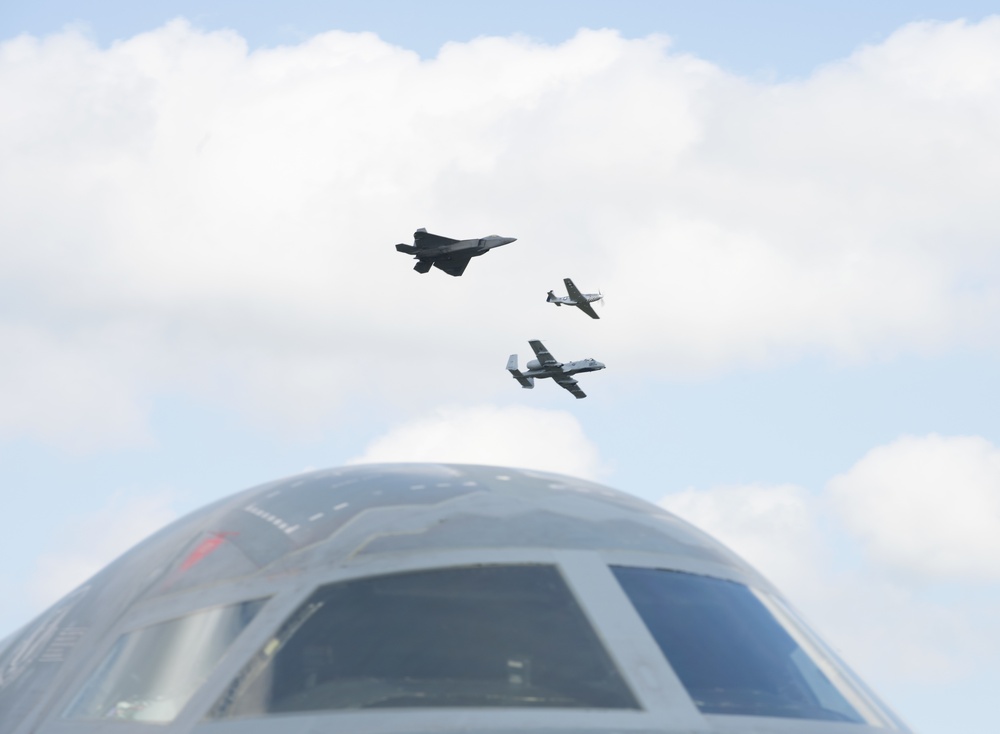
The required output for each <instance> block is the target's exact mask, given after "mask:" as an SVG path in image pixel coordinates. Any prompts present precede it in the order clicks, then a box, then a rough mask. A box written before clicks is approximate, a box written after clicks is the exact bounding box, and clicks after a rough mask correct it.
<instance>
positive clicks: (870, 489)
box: [829, 434, 1000, 581]
mask: <svg viewBox="0 0 1000 734" xmlns="http://www.w3.org/2000/svg"><path fill="white" fill-rule="evenodd" d="M829 492H830V495H831V498H832V500H833V503H834V505H835V507H836V508H837V510H838V511H839V512H840V514H841V515H842V517H843V519H844V522H845V523H846V525H847V527H848V528H849V529H850V531H851V532H852V533H853V534H854V535H856V536H857V537H858V538H859V539H860V540H861V541H862V543H863V544H864V547H865V548H866V550H867V551H868V552H869V553H870V554H871V555H872V556H873V557H874V558H875V559H877V560H878V561H879V562H880V563H884V564H887V565H889V566H892V567H895V568H901V569H905V570H906V571H908V572H910V573H913V574H919V575H921V576H929V577H940V578H970V579H980V580H986V581H997V580H1000V449H998V448H997V447H995V446H993V445H992V444H991V443H990V442H989V441H987V440H985V439H983V438H980V437H978V436H954V437H947V436H938V435H934V434H931V435H929V436H922V437H917V436H906V437H903V438H900V439H898V440H896V441H894V442H893V443H891V444H888V445H886V446H879V447H877V448H875V449H872V450H871V451H869V452H868V454H866V455H865V457H864V458H862V459H861V460H860V461H859V462H858V463H857V464H855V465H854V466H853V467H851V469H850V470H849V471H847V472H846V473H844V474H842V475H840V476H838V477H835V478H834V479H833V480H831V482H830V485H829Z"/></svg>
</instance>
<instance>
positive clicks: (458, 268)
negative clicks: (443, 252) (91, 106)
mask: <svg viewBox="0 0 1000 734" xmlns="http://www.w3.org/2000/svg"><path fill="white" fill-rule="evenodd" d="M471 259H472V255H450V256H448V257H438V258H434V267H436V268H441V270H443V271H444V272H446V273H448V275H454V276H459V275H461V274H462V273H464V272H465V268H466V266H467V265H468V264H469V260H471Z"/></svg>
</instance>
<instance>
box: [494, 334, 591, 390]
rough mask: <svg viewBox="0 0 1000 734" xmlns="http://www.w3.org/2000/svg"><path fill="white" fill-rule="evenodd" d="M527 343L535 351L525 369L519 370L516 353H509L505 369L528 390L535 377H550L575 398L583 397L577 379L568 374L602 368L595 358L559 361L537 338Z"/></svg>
mask: <svg viewBox="0 0 1000 734" xmlns="http://www.w3.org/2000/svg"><path fill="white" fill-rule="evenodd" d="M528 344H530V345H531V348H532V349H533V350H534V351H535V357H536V359H533V360H531V361H530V362H528V365H527V366H528V369H527V371H526V372H521V371H520V370H519V369H518V368H517V355H516V354H512V355H510V358H509V359H508V360H507V371H508V372H510V374H511V375H513V377H514V379H515V380H517V381H518V382H520V383H521V387H523V388H527V389H529V390H530V389H531V388H533V387H534V386H535V378H536V377H551V378H552V379H553V380H554V381H555V383H556V384H557V385H559V387H561V388H564V389H566V390H569V391H570V392H571V393H573V394H574V395H575V396H576V397H577V398H585V397H587V393H585V392H584V391H583V390H581V389H580V388H579V386H578V384H577V381H576V380H574V379H573V378H572V377H570V375H575V374H576V373H577V372H595V371H597V370H603V369H604V364H603V363H601V362H598V361H597V360H596V359H581V360H580V361H578V362H559V361H558V360H557V359H556V358H555V357H553V356H552V354H551V352H549V350H548V349H546V348H545V345H544V344H542V343H541V342H540V341H539V340H538V339H532V340H531V341H529V342H528Z"/></svg>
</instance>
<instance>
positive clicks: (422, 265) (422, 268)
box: [413, 260, 434, 273]
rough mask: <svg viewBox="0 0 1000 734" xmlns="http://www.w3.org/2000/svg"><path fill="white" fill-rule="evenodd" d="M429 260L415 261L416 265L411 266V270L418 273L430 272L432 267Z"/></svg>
mask: <svg viewBox="0 0 1000 734" xmlns="http://www.w3.org/2000/svg"><path fill="white" fill-rule="evenodd" d="M433 264H434V263H432V262H431V261H430V260H417V264H416V265H414V266H413V269H414V270H416V271H417V272H418V273H427V272H430V269H431V265H433Z"/></svg>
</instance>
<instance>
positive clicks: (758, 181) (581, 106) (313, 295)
mask: <svg viewBox="0 0 1000 734" xmlns="http://www.w3.org/2000/svg"><path fill="white" fill-rule="evenodd" d="M998 92H1000V18H991V19H987V20H984V21H983V22H981V23H979V24H975V25H971V24H966V23H964V22H955V23H948V24H938V23H924V24H913V25H909V26H906V27H904V28H902V29H901V30H899V31H898V32H897V33H895V34H893V35H892V36H891V37H890V38H888V39H887V40H886V41H885V42H884V43H881V44H879V45H877V46H870V47H865V48H862V49H860V50H858V51H857V52H856V53H855V54H854V55H852V56H851V57H849V58H847V59H844V60H842V61H839V62H836V63H832V64H830V65H828V66H826V67H824V68H822V69H820V70H819V71H817V72H816V73H815V74H813V75H812V76H810V77H809V78H807V79H803V80H801V81H797V82H792V83H782V84H765V83H759V82H754V81H750V80H747V79H743V78H740V77H737V76H733V75H731V74H727V73H725V72H723V71H722V70H720V69H719V68H717V67H714V66H712V65H711V64H708V63H706V62H704V61H702V60H699V59H697V58H694V57H691V56H688V55H682V54H677V53H673V52H672V51H671V49H670V44H669V40H668V39H666V38H663V37H650V38H646V39H639V40H625V39H623V38H621V37H619V36H618V35H617V34H616V33H615V32H613V31H588V30H583V31H580V32H579V33H578V34H577V36H576V37H574V38H573V39H571V40H569V41H567V42H565V43H563V44H560V45H558V46H546V45H542V44H537V43H533V42H531V41H528V40H526V39H523V38H518V37H513V38H480V39H476V40H474V41H471V42H468V43H451V44H447V45H446V46H444V47H443V48H442V49H441V52H440V53H439V55H438V56H437V58H435V59H430V60H424V61H421V60H420V59H419V57H418V56H417V55H416V54H415V53H413V52H410V51H407V50H405V49H402V48H398V47H394V46H392V45H390V44H387V43H385V42H383V41H381V40H380V39H379V38H377V37H376V36H374V35H371V34H365V33H360V34H355V33H344V32H339V31H331V32H329V33H324V34H321V35H318V36H315V37H313V38H310V39H308V40H306V41H304V42H302V43H300V44H298V45H294V46H283V47H279V48H272V49H260V50H256V51H254V52H252V53H250V52H248V50H247V46H246V43H245V42H244V41H243V39H242V38H240V37H239V36H238V35H236V34H235V33H232V32H213V33H206V32H202V31H200V30H198V29H197V28H194V27H192V26H191V25H190V24H189V23H187V22H185V21H183V20H179V21H175V22H173V23H170V24H168V25H166V26H164V27H162V28H159V29H157V30H154V31H151V32H149V33H143V34H140V35H137V36H135V37H133V38H131V39H128V40H125V41H122V42H117V43H115V44H113V45H112V46H110V47H109V48H99V47H97V46H95V45H94V44H93V43H91V42H90V41H88V40H87V39H86V38H84V37H83V36H81V35H80V34H79V33H77V32H74V31H67V32H65V33H60V34H56V35H53V36H49V37H46V38H43V39H38V38H33V37H30V36H21V37H18V38H15V39H10V40H7V41H5V42H3V43H2V44H0V96H2V98H4V99H12V100H17V104H16V105H6V106H5V108H4V110H3V111H2V112H0V160H3V162H4V165H3V166H0V197H2V199H3V201H4V202H5V206H4V207H3V208H2V209H0V293H2V294H3V295H2V296H0V335H3V337H4V339H5V341H7V342H8V343H10V344H12V345H13V346H15V347H16V348H15V349H13V350H11V351H10V352H9V355H10V359H9V361H5V363H4V366H3V368H2V369H3V370H4V375H3V379H0V403H3V404H4V405H11V406H14V407H13V409H12V410H9V411H4V413H3V416H4V417H3V418H2V419H0V431H2V432H4V433H5V434H7V435H26V436H32V437H36V438H40V439H42V440H45V441H54V442H59V443H62V444H69V445H72V444H74V443H81V444H83V445H84V447H88V446H96V445H102V443H103V444H105V445H120V444H122V443H126V442H129V441H134V440H137V439H136V437H137V436H139V437H141V436H142V434H143V431H144V430H145V425H144V421H145V415H146V407H145V406H146V405H147V404H148V403H149V401H150V400H151V396H155V395H157V394H159V393H162V392H164V391H184V392H187V393H191V394H195V395H197V396H200V398H201V399H204V400H214V401H225V402H229V403H232V404H236V405H239V406H241V408H242V409H244V410H245V411H246V412H248V413H250V414H253V415H258V416H263V417H265V418H266V419H267V420H269V421H275V422H277V423H278V424H280V425H283V426H290V427H295V426H301V425H308V424H310V423H316V422H317V421H318V422H323V421H337V420H339V418H340V417H342V416H343V415H345V414H346V413H347V412H348V411H349V410H350V409H351V406H352V401H354V402H364V401H368V402H373V401H375V402H377V401H379V400H386V401H391V402H392V403H393V404H405V405H407V406H408V408H410V409H412V410H426V409H428V408H429V407H430V406H432V405H436V404H439V402H440V399H439V398H440V395H439V394H438V393H437V392H435V391H434V390H430V389H428V386H430V385H434V384H436V381H437V380H439V379H440V375H442V374H448V375H449V382H448V389H449V391H450V395H451V397H452V398H453V399H454V400H455V401H456V402H469V401H470V400H481V399H482V396H484V395H485V396H486V398H487V399H492V398H491V396H492V395H493V394H495V393H496V392H497V391H498V390H504V389H507V390H509V389H510V385H508V384H507V381H506V380H505V379H504V378H505V375H504V374H503V373H502V367H503V363H504V360H505V358H506V356H507V354H509V353H511V352H513V351H516V350H517V349H518V348H521V349H523V348H524V341H525V340H526V339H529V338H535V337H542V338H550V337H553V336H558V337H559V338H558V340H550V341H551V343H550V344H549V346H550V348H551V349H553V350H554V352H555V353H557V354H562V353H563V352H565V353H566V354H567V357H566V358H567V359H572V358H576V356H573V355H572V353H573V352H576V351H577V350H581V355H579V356H583V353H585V352H587V351H589V350H592V349H595V348H596V347H598V346H599V347H600V349H601V353H600V354H599V355H597V354H595V355H594V356H597V357H599V358H601V359H602V361H606V362H607V363H608V364H609V365H613V366H614V368H615V371H616V372H617V373H618V374H619V375H624V376H628V375H630V374H631V373H635V374H640V373H641V374H646V373H650V371H651V376H652V377H654V378H664V377H666V378H670V377H676V376H679V375H697V374H704V373H713V372H719V371H724V370H730V369H735V368H739V367H741V366H746V365H767V364H774V363H780V362H786V361H788V360H794V359H798V358H799V357H801V356H803V355H807V354H819V355H823V356H825V357H826V358H829V359H834V360H848V361H864V360H870V359H876V358H882V357H886V356H893V355H896V354H900V353H930V352H934V351H938V350H943V349H946V348H949V347H951V346H954V345H956V344H964V345H985V346H986V347H988V348H995V347H996V346H997V341H998V340H997V331H996V328H995V326H994V324H995V323H996V322H997V315H998V298H1000V296H998V295H997V294H998V293H1000V287H998V286H1000V267H998V266H1000V262H998V256H997V249H996V247H995V246H994V243H995V242H996V241H997V239H998V237H1000V220H998V219H997V217H996V216H995V201H994V198H995V197H994V196H993V192H995V191H997V190H998V189H1000V139H998V138H997V136H996V135H995V130H996V129H998V127H1000V94H998ZM420 226H425V227H427V228H428V229H430V230H431V231H432V232H441V233H443V234H446V235H454V236H458V237H475V236H482V235H485V234H489V233H493V232H496V233H499V234H505V235H512V236H517V237H518V238H519V240H518V242H516V243H514V244H513V245H510V246H508V247H506V248H503V249H502V250H498V251H496V252H493V253H490V254H489V255H488V256H486V257H483V258H479V259H478V260H476V261H474V262H473V263H472V264H471V265H470V268H469V270H468V272H467V273H466V275H465V276H463V277H462V278H461V279H452V278H449V277H447V276H445V275H443V274H441V273H439V272H437V271H435V272H433V273H430V274H428V275H426V276H419V275H417V274H415V273H413V272H412V271H411V270H410V266H411V264H412V263H411V262H410V261H408V260H407V259H406V258H404V257H403V256H402V255H400V254H399V253H397V252H396V251H395V250H394V249H393V248H392V245H393V244H394V243H396V242H401V241H408V239H409V236H410V233H411V232H412V231H413V230H414V229H415V228H416V227H420ZM567 275H570V276H572V277H574V278H575V279H576V281H577V283H579V284H581V286H582V287H585V288H587V289H592V288H597V287H600V288H601V289H603V290H604V291H605V292H606V293H608V294H610V299H609V300H610V301H611V304H612V306H613V307H612V306H609V307H608V309H606V312H605V313H604V314H602V322H601V323H598V324H596V326H597V327H599V328H601V329H602V331H601V335H600V339H599V340H598V339H595V338H594V335H593V334H594V329H593V326H594V325H593V324H589V323H584V321H586V320H585V319H573V318H570V316H571V315H569V314H566V313H565V310H564V309H562V310H557V309H553V308H551V307H546V306H544V304H543V303H542V301H543V299H544V293H545V291H546V290H548V289H549V288H552V287H556V286H558V284H559V279H561V278H563V277H566V276H567ZM39 365H44V367H43V369H41V370H38V369H37V368H38V367H39ZM609 374H610V370H609ZM26 375H28V376H29V377H30V379H26V378H25V376H26ZM36 405H37V406H39V410H38V412H37V413H36V414H33V412H32V410H31V406H36ZM52 405H57V406H58V410H56V409H53V408H51V406H52ZM95 405H107V406H110V407H109V409H107V410H96V409H95V407H94V406H95ZM55 413H58V421H54V420H53V415H55ZM56 422H57V423H58V424H59V426H60V428H58V429H54V428H52V425H53V424H54V423H56Z"/></svg>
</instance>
